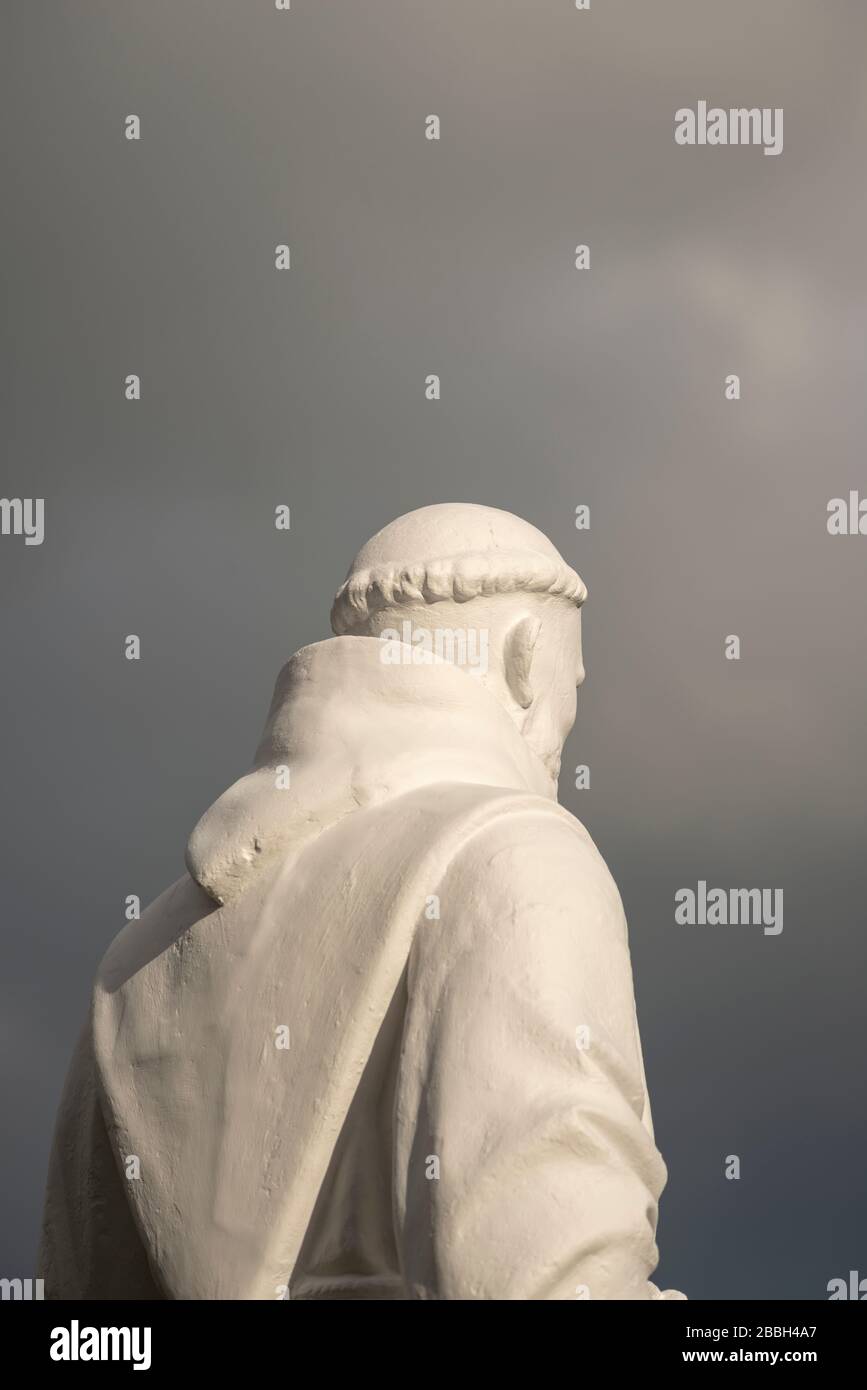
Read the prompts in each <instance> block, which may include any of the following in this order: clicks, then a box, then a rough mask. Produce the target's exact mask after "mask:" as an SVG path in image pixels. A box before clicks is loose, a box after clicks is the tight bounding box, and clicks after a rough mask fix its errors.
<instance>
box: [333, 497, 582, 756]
mask: <svg viewBox="0 0 867 1390" xmlns="http://www.w3.org/2000/svg"><path fill="white" fill-rule="evenodd" d="M586 596H587V590H586V588H585V586H584V584H583V583H582V581H581V579H580V578H579V577H578V575H577V574H576V573H575V571H574V570H572V569H570V568H569V566H568V565H567V564H566V562H565V561H564V559H563V557H562V556H561V555H560V553H559V551H557V549H556V548H555V547H554V546H553V545H552V544H551V542H550V541H549V540H548V538H547V536H544V535H543V534H542V532H541V531H538V530H537V529H536V527H535V526H531V525H530V524H529V523H528V522H526V521H522V520H521V519H520V517H517V516H513V515H512V514H511V512H503V511H499V510H498V509H497V508H495V507H480V506H476V505H474V504H473V503H468V502H448V503H442V504H440V505H437V506H432V507H421V508H419V510H418V511H414V512H408V513H407V514H406V516H401V517H398V518H397V520H396V521H392V522H390V523H389V524H388V526H385V527H383V529H382V530H381V531H378V532H377V533H376V535H375V536H373V537H372V538H371V539H370V540H369V541H367V543H366V544H365V545H363V546H362V547H361V550H359V552H358V554H357V555H356V557H355V559H354V560H353V562H352V565H351V566H350V569H349V573H348V575H347V577H346V580H345V582H344V583H343V584H342V585H341V587H340V589H339V590H338V593H337V596H336V598H335V600H334V604H333V607H332V610H331V626H332V629H333V630H334V632H335V633H336V634H337V635H338V636H343V635H350V636H364V637H378V638H380V639H382V640H383V641H384V642H387V643H394V644H395V648H394V650H395V651H398V650H400V651H401V652H405V651H406V648H407V647H408V646H409V647H410V648H412V649H413V650H415V651H417V652H420V653H421V652H423V653H425V654H426V653H430V652H432V653H433V654H434V655H435V656H438V657H440V658H443V659H445V660H447V661H450V662H452V663H453V664H454V665H457V666H460V667H461V668H462V669H463V670H465V671H466V673H467V675H468V676H470V677H472V678H474V679H477V680H479V681H481V682H482V684H484V685H485V687H486V688H487V689H488V690H489V691H490V693H491V694H492V695H493V696H494V698H495V699H497V700H498V701H499V702H500V704H501V705H503V707H504V708H505V709H506V710H507V711H508V713H509V715H510V716H511V718H512V720H513V721H514V723H515V724H516V725H517V727H518V729H519V731H520V733H521V734H522V736H523V737H524V738H525V739H526V741H527V743H528V744H529V745H530V747H531V748H532V749H533V750H534V752H535V753H536V754H537V756H538V757H539V758H540V759H541V760H542V762H543V763H544V765H545V767H546V768H547V770H548V773H549V775H550V777H551V778H552V780H553V781H554V782H556V778H557V775H558V773H559V768H560V757H561V754H562V750H563V744H564V742H565V740H566V736H567V734H568V733H569V730H570V729H571V728H572V725H573V723H574V722H575V712H576V702H577V697H576V689H577V686H579V685H580V684H581V682H582V681H583V679H584V667H583V663H582V655H581V611H580V610H581V605H582V604H583V602H584V600H585V598H586ZM398 644H399V645H398ZM420 659H428V658H427V656H426V655H425V656H424V657H423V658H420Z"/></svg>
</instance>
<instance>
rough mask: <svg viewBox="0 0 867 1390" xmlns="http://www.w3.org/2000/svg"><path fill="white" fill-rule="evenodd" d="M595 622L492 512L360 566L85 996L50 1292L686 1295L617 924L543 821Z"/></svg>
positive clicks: (59, 1151)
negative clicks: (659, 1243)
mask: <svg viewBox="0 0 867 1390" xmlns="http://www.w3.org/2000/svg"><path fill="white" fill-rule="evenodd" d="M585 597H586V590H585V587H584V584H583V583H582V581H581V579H580V578H579V577H578V575H577V574H576V573H575V572H574V570H572V569H571V568H570V567H569V566H568V565H567V564H566V563H565V562H564V560H563V559H562V557H561V556H560V554H559V553H558V551H557V550H556V549H555V548H554V546H553V545H552V544H551V542H550V541H548V540H547V538H546V537H545V536H544V535H542V533H541V532H540V531H538V530H536V528H535V527H533V526H530V525H528V524H527V523H526V522H524V521H522V520H520V519H519V518H518V517H515V516H512V515H510V514H509V513H508V512H503V511H497V510H494V509H492V508H489V507H482V506H471V505H467V504H463V503H461V504H450V505H442V506H432V507H423V508H421V509H420V510H419V511H414V512H411V513H409V515H407V516H403V517H400V518H399V519H398V520H397V521H393V522H392V523H391V524H390V525H388V526H386V527H385V528H384V529H383V530H382V531H380V532H379V533H378V534H377V535H375V536H374V537H373V539H372V540H369V541H368V542H367V544H366V545H364V546H363V547H362V549H361V550H360V551H359V553H358V555H357V556H356V558H355V560H354V562H353V564H352V566H351V568H350V570H349V574H348V576H347V578H346V581H345V582H344V584H343V585H342V586H341V588H340V589H339V590H338V593H337V596H336V598H335V601H334V605H333V608H332V610H331V626H332V628H333V631H334V634H335V635H334V636H333V637H331V638H329V639H327V640H326V641H322V642H317V643H315V644H314V645H312V646H309V647H304V648H302V650H301V651H299V652H296V654H295V655H294V656H293V657H292V658H291V659H290V660H289V661H288V662H287V663H286V665H285V666H284V667H283V669H282V671H281V672H280V674H279V676H278V678H277V685H276V689H275V691H274V696H273V699H272V701H271V708H270V710H269V713H268V717H267V720H266V722H265V729H264V733H263V734H262V738H261V741H260V743H259V746H258V749H257V750H256V754H255V758H254V761H253V767H252V770H251V771H250V772H248V773H247V774H246V775H245V776H242V777H241V778H240V780H239V781H237V782H235V783H234V784H233V785H232V786H231V787H229V789H228V791H226V792H224V793H223V795H222V796H220V797H219V798H218V800H217V801H216V802H215V803H214V805H213V806H212V807H211V808H210V810H208V811H207V812H206V813H205V815H204V816H203V817H202V819H201V820H200V821H199V823H198V825H197V826H196V827H195V829H194V830H193V832H192V835H191V836H190V839H189V843H188V845H187V850H186V868H187V872H186V873H185V874H184V875H183V877H182V878H180V879H179V880H178V881H177V882H176V883H174V884H173V885H172V886H171V887H170V888H168V889H167V890H166V891H165V892H164V893H163V894H162V896H160V897H158V898H157V899H156V901H155V902H153V903H152V904H151V906H150V907H149V908H147V910H146V911H145V912H144V913H143V914H142V916H141V918H140V920H137V921H133V922H129V923H128V924H127V925H126V926H125V927H124V929H123V931H122V932H121V933H120V935H119V936H117V937H116V938H115V940H114V941H113V943H112V944H111V945H110V947H109V949H108V951H107V954H106V955H105V957H104V959H103V961H102V963H101V965H100V967H99V970H98V973H97V977H96V982H95V984H94V988H93V994H92V1002H91V1007H90V1011H89V1016H88V1020H87V1023H86V1025H85V1027H84V1030H83V1032H82V1034H81V1037H80V1040H79V1043H78V1047H77V1050H76V1052H75V1055H74V1057H73V1060H72V1063H71V1066H70V1070H69V1074H68V1077H67V1081H66V1085H65V1090H64V1094H63V1098H62V1101H61V1105H60V1110H59V1115H58V1120H57V1127H56V1134H55V1139H54V1146H53V1151H52V1157H51V1162H50V1170H49V1176H48V1188H47V1196H46V1202H45V1216H44V1226H43V1234H42V1245H41V1254H40V1269H39V1274H40V1275H41V1276H42V1277H43V1278H44V1280H45V1291H46V1296H47V1297H50V1298H56V1299H57V1298H62V1299H103V1298H113V1299H287V1298H288V1299H290V1300H307V1299H329V1300H339V1299H519V1300H521V1299H539V1300H545V1299H625V1300H651V1299H652V1300H658V1299H666V1298H668V1299H672V1298H682V1297H683V1295H682V1294H679V1293H677V1292H676V1291H674V1290H668V1291H667V1292H665V1293H663V1292H661V1291H660V1290H659V1289H657V1288H656V1286H655V1285H654V1284H653V1283H651V1282H650V1276H651V1274H652V1273H653V1271H654V1268H655V1266H656V1262H657V1249H656V1244H655V1228H656V1217H657V1203H658V1199H659V1196H660V1193H661V1191H662V1188H663V1186H664V1183H665V1179H666V1170H665V1166H664V1164H663V1162H662V1159H661V1157H660V1155H659V1153H658V1152H657V1149H656V1146H655V1143H654V1139H653V1129H652V1125H651V1118H650V1107H649V1103H648V1096H647V1087H646V1082H645V1075H644V1066H643V1061H642V1054H641V1044H640V1041H639V1034H638V1026H637V1021H636V1013H635V1000H634V994H633V983H632V970H631V965H630V956H629V945H628V939H627V932H626V922H625V919H624V914H623V907H622V904H621V900H620V896H619V894H618V892H617V888H616V887H615V884H614V882H613V880H612V878H611V875H610V873H609V872H608V869H607V868H606V866H605V864H604V862H603V860H602V858H601V857H600V855H599V852H598V851H597V849H596V847H595V845H594V844H593V841H592V840H591V838H590V836H589V835H588V833H587V831H586V830H585V829H584V827H583V826H582V825H581V824H580V822H579V821H577V820H576V819H575V818H574V817H573V816H572V815H570V814H569V812H568V811H566V810H564V809H563V807H561V806H559V805H558V803H557V777H558V772H559V767H560V757H561V752H562V748H563V743H564V741H565V739H566V736H567V734H568V733H569V730H570V729H571V727H572V724H573V722H574V719H575V712H576V699H577V696H576V688H577V687H578V686H579V685H580V684H581V682H582V680H583V678H584V668H583V665H582V656H581V606H582V604H583V602H584V599H585Z"/></svg>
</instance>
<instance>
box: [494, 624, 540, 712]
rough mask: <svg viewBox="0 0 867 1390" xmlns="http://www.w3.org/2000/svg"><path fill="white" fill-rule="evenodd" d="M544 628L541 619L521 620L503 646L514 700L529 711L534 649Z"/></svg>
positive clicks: (507, 675)
mask: <svg viewBox="0 0 867 1390" xmlns="http://www.w3.org/2000/svg"><path fill="white" fill-rule="evenodd" d="M541 626H542V621H541V619H540V618H519V619H518V621H517V622H516V623H515V624H514V625H513V626H512V627H510V628H509V631H508V632H507V633H506V640H505V642H504V644H503V671H504V675H505V677H506V684H507V686H508V687H509V691H510V693H511V695H512V698H513V699H514V700H515V701H516V702H517V703H518V704H519V705H520V706H521V709H528V708H529V706H530V705H531V704H532V703H533V685H532V681H531V680H530V671H531V668H532V665H533V649H534V648H535V646H536V639H537V638H538V636H539V629H540V628H541Z"/></svg>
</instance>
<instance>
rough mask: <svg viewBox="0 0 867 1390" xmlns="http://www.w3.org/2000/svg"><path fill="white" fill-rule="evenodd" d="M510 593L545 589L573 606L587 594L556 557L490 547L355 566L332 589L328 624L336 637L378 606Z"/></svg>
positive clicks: (354, 628)
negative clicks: (424, 559)
mask: <svg viewBox="0 0 867 1390" xmlns="http://www.w3.org/2000/svg"><path fill="white" fill-rule="evenodd" d="M514 593H528V594H550V595H551V596H552V597H557V598H562V599H565V600H566V601H567V602H570V603H574V604H575V605H576V607H579V608H580V606H581V604H582V603H583V602H584V600H585V599H586V597H587V589H586V587H585V585H584V582H583V580H581V579H580V578H579V576H578V575H577V574H576V573H575V571H574V570H573V569H570V568H569V566H568V565H567V564H566V563H565V562H564V561H562V560H557V559H554V558H552V557H549V556H548V555H540V554H538V553H537V552H535V551H530V550H490V551H486V552H482V553H478V554H465V555H452V556H449V557H448V558H446V559H442V560H432V561H431V562H430V563H429V564H417V565H401V564H383V565H374V566H373V567H372V568H370V569H365V570H358V571H357V572H356V573H354V574H350V575H349V577H348V579H346V581H345V582H344V583H343V584H341V586H340V588H339V589H338V591H337V595H336V597H335V599H334V603H333V605H332V608H331V629H332V631H333V632H334V633H335V634H336V635H337V636H338V637H342V636H344V635H345V634H346V633H352V632H355V631H357V630H358V629H359V628H364V627H365V625H366V624H367V622H368V621H369V619H370V618H371V617H372V615H373V614H374V613H377V612H379V611H381V610H382V609H383V608H397V607H400V606H402V605H409V604H419V603H439V602H442V601H443V600H447V599H449V600H451V602H452V603H468V602H469V601H470V599H474V598H481V597H483V596H484V597H487V596H489V595H491V594H514Z"/></svg>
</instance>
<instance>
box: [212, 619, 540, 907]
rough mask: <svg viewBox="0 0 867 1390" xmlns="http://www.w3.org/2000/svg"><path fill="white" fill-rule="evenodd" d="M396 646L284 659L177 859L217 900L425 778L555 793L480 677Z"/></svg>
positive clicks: (347, 644)
mask: <svg viewBox="0 0 867 1390" xmlns="http://www.w3.org/2000/svg"><path fill="white" fill-rule="evenodd" d="M389 645H390V646H391V649H392V654H393V653H394V644H389ZM399 646H400V648H401V652H402V653H405V654H406V655H405V659H404V660H402V661H401V662H400V663H393V662H389V663H386V662H384V661H383V659H382V658H383V650H384V644H383V643H382V642H381V641H380V640H379V639H378V638H376V637H332V638H329V639H328V640H327V641H324V642H317V643H315V644H314V645H312V646H309V647H302V649H301V650H300V651H299V652H296V654H295V655H294V656H293V657H292V659H291V660H290V661H288V662H287V663H286V665H285V666H284V667H283V669H282V670H281V672H280V674H279V676H278V677H277V683H276V686H275V689H274V696H273V699H272V701H271V708H270V710H269V712H268V718H267V720H266V723H265V731H264V733H263V735H262V739H261V742H260V743H259V747H258V748H257V750H256V755H255V759H254V763H253V768H252V770H251V771H250V772H249V773H247V775H246V776H244V777H242V778H240V780H239V781H237V782H235V783H234V784H233V785H232V786H231V787H229V789H228V790H227V791H226V792H224V793H223V795H222V796H220V797H219V798H218V799H217V801H215V802H214V804H213V806H212V807H211V808H210V810H208V811H206V813H205V814H204V816H203V817H202V818H201V820H200V821H199V823H198V825H197V826H196V828H195V830H194V831H193V833H192V835H191V836H190V839H189V843H188V845H187V853H186V863H187V868H188V869H189V871H190V874H191V875H192V877H193V878H194V879H195V880H196V882H197V883H199V884H200V885H201V887H202V888H203V889H204V890H205V892H206V893H208V895H209V896H210V897H211V898H212V899H213V900H214V901H215V902H217V903H220V904H222V903H226V902H228V901H230V900H231V899H232V898H233V897H235V896H236V895H237V894H238V893H240V892H241V891H243V889H244V888H245V887H246V886H247V885H248V883H249V881H250V879H251V877H252V876H253V875H254V874H255V872H256V869H257V866H259V865H261V864H264V863H266V862H268V861H270V860H272V859H273V857H274V856H275V855H278V854H285V853H286V851H287V850H289V849H291V848H293V847H295V846H296V845H300V842H302V841H304V840H307V839H310V838H312V837H315V836H316V835H318V834H319V833H320V832H321V831H322V830H323V829H324V828H325V827H326V826H328V825H333V824H334V822H335V821H337V820H339V819H341V818H342V817H343V816H345V815H347V814H349V813H350V812H352V811H355V810H359V809H362V808H365V807H370V806H375V805H377V804H379V803H381V802H384V801H387V800H389V799H391V798H393V797H396V796H400V795H402V794H403V793H404V792H407V791H412V790H414V789H416V788H419V787H423V786H425V785H426V784H433V783H438V782H439V783H442V782H450V783H473V784H476V785H479V786H488V787H502V788H511V789H514V790H517V791H529V792H532V793H535V794H536V795H540V796H544V797H547V798H548V799H549V800H556V786H555V785H554V784H553V783H552V781H551V779H550V777H549V775H548V772H547V770H546V769H545V767H544V765H543V763H542V761H541V759H540V758H538V757H537V755H536V754H535V753H534V752H533V750H532V749H531V748H530V747H529V745H528V744H527V743H526V742H525V740H524V739H523V738H522V736H521V734H520V733H519V732H518V729H517V728H516V726H515V724H514V723H513V722H512V720H511V719H510V717H509V715H508V713H507V712H506V710H505V709H503V707H502V705H500V704H499V702H498V701H497V700H496V699H495V697H494V696H493V695H491V694H490V692H489V691H488V690H486V689H485V687H484V686H483V685H482V684H481V682H480V680H479V678H478V676H475V675H472V674H470V673H468V672H466V671H463V670H461V669H460V668H459V667H456V666H453V665H451V664H450V663H449V662H446V661H443V660H442V659H441V658H439V657H437V656H436V655H434V654H430V653H426V652H420V651H418V650H417V649H416V648H414V647H410V646H404V645H403V644H399ZM287 770H288V775H287Z"/></svg>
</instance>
